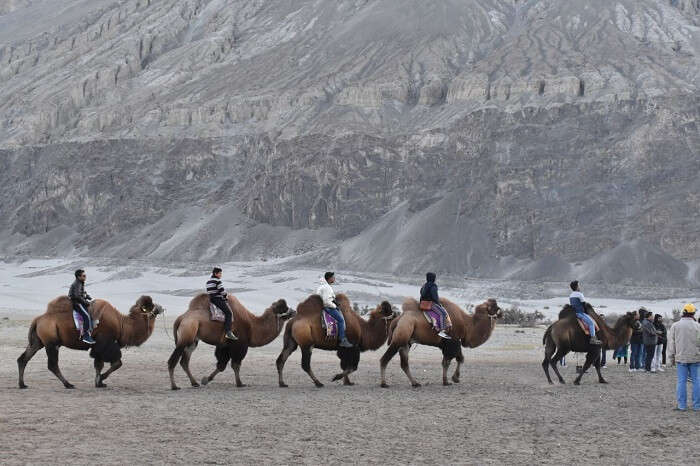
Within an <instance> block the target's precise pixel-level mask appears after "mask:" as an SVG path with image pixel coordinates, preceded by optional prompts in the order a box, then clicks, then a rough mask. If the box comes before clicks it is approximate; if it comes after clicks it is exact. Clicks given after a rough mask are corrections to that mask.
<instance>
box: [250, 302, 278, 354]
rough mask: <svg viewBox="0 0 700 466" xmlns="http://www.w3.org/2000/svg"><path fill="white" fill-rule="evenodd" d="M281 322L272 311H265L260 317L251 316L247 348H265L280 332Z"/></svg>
mask: <svg viewBox="0 0 700 466" xmlns="http://www.w3.org/2000/svg"><path fill="white" fill-rule="evenodd" d="M282 327H283V322H282V320H281V319H279V318H278V317H277V316H276V315H275V313H274V312H273V311H272V309H267V310H265V312H263V313H262V315H260V316H253V315H251V319H250V342H249V346H253V347H256V346H265V345H267V344H268V343H271V342H272V341H273V340H274V339H275V338H277V336H278V335H279V334H280V332H281V331H282Z"/></svg>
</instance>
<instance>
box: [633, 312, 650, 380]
mask: <svg viewBox="0 0 700 466" xmlns="http://www.w3.org/2000/svg"><path fill="white" fill-rule="evenodd" d="M644 317H646V311H644V310H643V309H640V310H639V311H637V315H636V320H637V321H638V322H640V323H641V322H642V320H643V319H644ZM642 333H643V332H642V327H641V325H635V327H634V329H633V330H632V337H631V338H630V372H635V371H638V370H641V369H642V363H641V361H640V358H641V354H642V347H643V344H642V340H643V337H642Z"/></svg>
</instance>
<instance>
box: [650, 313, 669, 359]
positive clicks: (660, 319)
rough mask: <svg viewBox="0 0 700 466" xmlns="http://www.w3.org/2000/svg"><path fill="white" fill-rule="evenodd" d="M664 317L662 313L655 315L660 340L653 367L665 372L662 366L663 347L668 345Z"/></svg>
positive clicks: (655, 324) (657, 344) (655, 325)
mask: <svg viewBox="0 0 700 466" xmlns="http://www.w3.org/2000/svg"><path fill="white" fill-rule="evenodd" d="M663 319H664V318H663V317H662V316H661V314H656V315H655V316H654V327H655V328H656V332H657V334H658V335H659V340H658V341H657V343H656V351H655V352H654V360H653V361H652V362H651V367H652V369H655V370H657V371H659V372H664V368H663V367H661V364H662V353H663V348H664V347H665V345H666V326H665V325H664V320H663Z"/></svg>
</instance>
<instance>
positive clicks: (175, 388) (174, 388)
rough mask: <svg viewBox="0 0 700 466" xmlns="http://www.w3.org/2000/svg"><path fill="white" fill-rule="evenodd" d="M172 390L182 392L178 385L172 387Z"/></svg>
mask: <svg viewBox="0 0 700 466" xmlns="http://www.w3.org/2000/svg"><path fill="white" fill-rule="evenodd" d="M170 390H180V387H178V386H177V385H173V386H172V387H170Z"/></svg>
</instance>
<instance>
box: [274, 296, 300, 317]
mask: <svg viewBox="0 0 700 466" xmlns="http://www.w3.org/2000/svg"><path fill="white" fill-rule="evenodd" d="M270 309H272V312H273V313H274V314H275V315H276V316H277V318H279V319H281V320H283V321H284V320H288V319H291V318H292V317H294V316H295V315H296V313H297V311H296V310H294V309H292V308H291V307H289V306H287V301H285V300H284V299H279V300H277V301H275V302H274V303H272V306H271V307H270Z"/></svg>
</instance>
